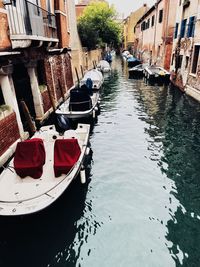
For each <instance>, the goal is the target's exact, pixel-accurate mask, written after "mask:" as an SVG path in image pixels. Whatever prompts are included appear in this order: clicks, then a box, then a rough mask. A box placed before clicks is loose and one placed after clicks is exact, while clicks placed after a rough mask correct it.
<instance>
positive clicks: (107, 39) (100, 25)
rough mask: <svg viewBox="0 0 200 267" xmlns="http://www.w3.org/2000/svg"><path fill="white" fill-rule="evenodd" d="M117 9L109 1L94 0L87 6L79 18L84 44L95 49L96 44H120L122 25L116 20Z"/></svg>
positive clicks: (79, 27) (79, 28) (80, 33)
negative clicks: (99, 0)
mask: <svg viewBox="0 0 200 267" xmlns="http://www.w3.org/2000/svg"><path fill="white" fill-rule="evenodd" d="M115 17H116V11H115V9H114V7H113V6H109V5H108V3H107V2H98V1H94V2H92V3H91V4H90V5H89V6H87V7H86V8H85V10H84V12H83V15H82V16H81V17H80V18H79V20H78V31H79V35H80V38H81V42H82V45H83V46H85V47H88V49H93V48H95V47H96V46H104V44H105V43H107V44H108V45H111V46H114V47H115V46H117V45H119V43H120V41H121V26H120V25H119V24H118V23H117V22H116V21H115Z"/></svg>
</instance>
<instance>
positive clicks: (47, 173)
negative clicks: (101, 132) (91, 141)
mask: <svg viewBox="0 0 200 267" xmlns="http://www.w3.org/2000/svg"><path fill="white" fill-rule="evenodd" d="M89 131H90V126H89V125H88V124H78V126H77V129H76V130H68V131H65V132H64V134H63V135H60V134H59V133H58V132H57V131H56V130H55V127H54V126H45V127H42V128H41V129H40V131H38V132H36V133H35V135H34V136H33V137H32V138H31V139H29V140H26V141H22V142H19V143H18V144H17V148H16V151H15V156H14V158H13V159H12V160H11V161H10V163H9V164H8V166H6V167H4V170H3V172H2V173H1V175H0V215H3V216H16V215H26V214H31V213H35V212H38V211H40V210H43V209H45V208H47V207H48V206H50V205H51V204H52V203H53V202H55V201H56V200H57V199H58V198H59V197H60V196H61V195H62V194H63V192H64V191H65V190H66V188H67V187H68V186H69V184H70V183H71V182H72V180H73V179H74V178H75V177H76V176H77V175H78V174H79V173H80V176H81V178H82V182H83V183H84V182H85V176H84V171H83V170H82V169H81V168H82V167H83V163H84V158H85V155H86V153H87V151H88V148H87V145H88V138H89Z"/></svg>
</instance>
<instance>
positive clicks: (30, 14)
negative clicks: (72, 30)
mask: <svg viewBox="0 0 200 267" xmlns="http://www.w3.org/2000/svg"><path fill="white" fill-rule="evenodd" d="M5 7H6V9H7V11H8V22H9V28H10V35H11V39H12V38H15V37H17V36H18V37H17V39H19V36H23V39H24V36H25V35H28V36H32V37H33V39H35V37H37V39H38V40H40V38H39V37H43V38H44V37H45V38H51V39H52V38H54V39H57V29H56V17H55V15H54V14H52V13H50V12H49V11H47V10H45V9H43V8H41V7H39V6H38V5H36V4H34V3H32V2H30V1H28V0H7V1H5ZM29 39H31V38H29Z"/></svg>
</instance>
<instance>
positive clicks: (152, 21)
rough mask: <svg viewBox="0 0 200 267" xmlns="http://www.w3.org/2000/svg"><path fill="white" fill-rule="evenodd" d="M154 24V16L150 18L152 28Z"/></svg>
mask: <svg viewBox="0 0 200 267" xmlns="http://www.w3.org/2000/svg"><path fill="white" fill-rule="evenodd" d="M154 22H155V16H154V15H153V16H152V18H151V27H153V26H154Z"/></svg>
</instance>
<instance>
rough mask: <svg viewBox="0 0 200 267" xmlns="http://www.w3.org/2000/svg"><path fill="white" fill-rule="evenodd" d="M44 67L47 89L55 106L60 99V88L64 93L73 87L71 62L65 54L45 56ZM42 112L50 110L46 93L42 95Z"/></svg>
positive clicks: (49, 102)
mask: <svg viewBox="0 0 200 267" xmlns="http://www.w3.org/2000/svg"><path fill="white" fill-rule="evenodd" d="M44 67H45V74H46V81H47V84H48V89H49V91H50V93H51V95H52V96H53V98H54V101H55V104H56V105H57V104H58V101H59V100H60V99H61V98H62V93H61V88H62V90H63V92H64V93H66V91H67V90H68V89H70V88H71V87H72V86H73V78H72V70H71V60H70V56H69V55H68V54H67V53H66V54H61V55H53V56H47V57H46V58H45V59H44ZM42 99H43V104H44V111H45V112H47V111H48V110H49V109H50V108H51V101H50V99H49V93H48V91H45V92H43V93H42Z"/></svg>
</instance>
